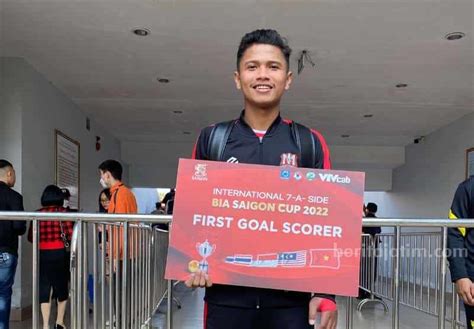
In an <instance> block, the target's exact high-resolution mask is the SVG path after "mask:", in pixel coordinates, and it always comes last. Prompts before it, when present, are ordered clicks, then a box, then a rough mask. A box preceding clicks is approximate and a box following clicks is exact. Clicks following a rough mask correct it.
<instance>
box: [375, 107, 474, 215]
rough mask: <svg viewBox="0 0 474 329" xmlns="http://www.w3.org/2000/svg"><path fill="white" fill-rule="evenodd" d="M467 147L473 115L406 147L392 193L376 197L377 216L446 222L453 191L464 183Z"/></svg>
mask: <svg viewBox="0 0 474 329" xmlns="http://www.w3.org/2000/svg"><path fill="white" fill-rule="evenodd" d="M471 147H474V113H472V114H469V115H466V116H465V117H463V118H461V119H459V120H457V121H455V122H453V123H451V124H449V125H447V126H445V127H443V128H441V129H439V130H437V131H435V132H433V133H432V134H430V135H429V136H427V137H426V138H425V140H424V141H423V142H422V143H420V144H412V145H409V146H407V147H406V162H405V165H403V166H401V167H399V168H397V169H395V170H394V173H393V189H392V191H391V192H385V193H381V194H378V196H377V197H378V199H379V202H380V204H379V209H380V211H381V214H382V212H383V215H384V216H386V217H402V218H446V217H447V214H448V210H449V207H450V206H451V201H452V198H453V195H454V192H455V190H456V187H457V185H458V184H459V183H460V182H461V181H463V180H464V177H465V157H466V149H468V148H471ZM372 196H373V197H374V198H375V197H376V196H375V195H372Z"/></svg>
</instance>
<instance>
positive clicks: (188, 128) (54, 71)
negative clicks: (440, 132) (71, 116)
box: [0, 0, 474, 146]
mask: <svg viewBox="0 0 474 329" xmlns="http://www.w3.org/2000/svg"><path fill="white" fill-rule="evenodd" d="M0 15H1V16H0V19H1V38H0V49H1V55H2V56H17V57H24V58H25V59H26V60H27V61H28V62H29V63H30V64H32V65H33V66H34V67H35V68H36V69H37V70H38V71H39V72H41V73H42V74H43V75H44V76H45V77H46V78H47V79H48V80H50V81H51V82H52V83H53V84H54V85H55V86H56V87H58V88H59V89H61V90H62V91H63V92H64V93H66V94H67V95H68V96H69V97H70V98H72V100H73V101H74V102H75V103H76V104H78V105H79V106H80V108H81V109H82V110H83V111H84V112H85V113H86V114H87V115H89V116H90V117H91V118H93V119H95V120H97V121H99V122H102V123H106V125H107V126H108V127H109V131H110V132H111V133H112V134H113V135H115V136H116V137H117V138H118V139H120V140H121V141H122V142H167V141H175V142H176V141H181V142H189V143H192V142H193V141H194V140H195V138H196V137H197V134H198V133H199V130H200V128H201V127H203V126H206V125H209V124H211V123H213V122H215V121H219V120H225V119H229V118H232V117H236V116H237V115H238V113H239V111H240V109H241V108H242V97H241V95H240V94H239V92H238V91H237V90H236V89H235V87H234V84H233V80H232V74H233V70H234V67H235V53H236V50H237V46H238V43H239V41H240V38H241V36H242V35H243V34H245V33H246V32H249V31H251V30H253V29H256V28H275V29H277V30H278V31H279V32H280V33H281V34H282V35H284V36H286V37H287V38H288V40H289V43H290V46H291V47H292V48H293V51H294V52H293V55H292V58H291V65H292V68H293V69H296V61H297V55H298V54H299V53H300V52H301V50H303V49H308V50H309V52H310V54H311V57H312V58H313V60H314V61H315V62H316V67H315V68H312V67H311V66H307V67H306V68H305V69H304V71H303V72H302V74H301V75H296V77H295V81H294V83H293V85H292V88H291V89H290V91H289V92H288V93H287V94H286V95H285V98H284V102H283V106H282V111H283V114H284V116H286V117H291V118H293V119H295V120H298V121H300V122H302V123H305V124H306V125H309V126H312V127H315V128H317V129H319V130H320V131H322V132H323V134H324V135H325V136H326V138H327V139H328V142H329V144H330V145H358V146H361V145H368V146H404V145H407V144H408V143H411V142H413V138H414V137H417V136H420V135H426V134H429V133H430V132H433V131H434V130H436V129H438V128H440V127H442V126H444V125H446V124H448V123H450V122H452V121H454V120H456V119H459V118H461V117H462V116H464V115H466V114H468V113H471V112H473V111H474V110H473V104H474V97H473V94H474V93H473V90H474V86H473V75H474V48H473V39H472V36H473V2H472V0H449V1H448V0H440V1H430V0H410V1H406V0H377V1H368V0H366V1H360V0H351V1H341V0H332V1H326V0H322V1H309V0H305V1H293V0H288V1H273V0H271V1H270V0H253V1H250V0H241V1H230V0H219V1H193V0H175V1H161V0H129V1H123V0H88V1H80V0H69V1H67V0H56V1H41V0H35V1H21V0H14V1H0ZM137 27H144V28H147V29H149V30H150V31H151V34H150V35H149V36H147V37H139V36H136V35H134V34H132V33H131V30H132V29H133V28H137ZM457 31H460V32H464V33H465V34H466V37H465V38H463V39H460V40H457V41H448V40H446V39H445V38H444V36H445V35H446V34H447V33H450V32H457ZM159 77H165V78H168V79H170V80H171V82H170V83H168V84H161V83H158V82H157V78H159ZM397 83H406V84H408V86H407V87H406V88H396V87H395V85H396V84H397ZM173 111H182V112H183V113H182V114H176V113H174V112H173ZM364 114H373V117H372V118H364V117H363V116H364ZM117 128H118V129H117ZM184 132H186V134H185V133H184ZM341 135H350V137H348V138H342V137H341Z"/></svg>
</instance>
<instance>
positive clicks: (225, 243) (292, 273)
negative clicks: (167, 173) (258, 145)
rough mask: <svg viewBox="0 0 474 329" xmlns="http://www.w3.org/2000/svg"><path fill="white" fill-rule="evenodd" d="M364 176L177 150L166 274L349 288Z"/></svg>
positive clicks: (353, 290) (354, 279) (354, 286)
mask: <svg viewBox="0 0 474 329" xmlns="http://www.w3.org/2000/svg"><path fill="white" fill-rule="evenodd" d="M364 179H365V175H364V173H360V172H348V171H336V170H317V169H304V168H296V167H275V166H262V165H244V164H229V163H224V162H213V161H199V160H186V159H181V160H180V162H179V168H178V179H177V186H176V199H175V204H174V214H173V222H172V227H171V236H170V244H169V250H168V260H167V266H166V278H167V279H174V280H186V279H187V278H188V277H189V275H190V273H192V272H194V271H197V270H199V269H200V270H202V271H207V273H208V274H209V276H210V278H211V279H212V282H213V283H220V284H231V285H240V286H251V287H262V288H274V289H284V290H294V291H307V292H320V293H331V294H337V295H346V296H356V295H357V292H358V284H359V250H360V243H361V231H362V204H363V192H364Z"/></svg>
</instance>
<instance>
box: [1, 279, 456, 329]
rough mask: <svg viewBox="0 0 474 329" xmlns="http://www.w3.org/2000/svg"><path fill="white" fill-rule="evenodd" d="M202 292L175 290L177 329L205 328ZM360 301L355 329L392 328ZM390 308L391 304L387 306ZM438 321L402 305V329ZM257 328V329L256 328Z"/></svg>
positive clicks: (158, 326) (23, 327)
mask: <svg viewBox="0 0 474 329" xmlns="http://www.w3.org/2000/svg"><path fill="white" fill-rule="evenodd" d="M203 292H204V291H203V290H201V289H196V290H190V289H187V288H186V287H184V286H182V285H178V286H177V287H176V288H175V296H176V297H178V298H179V299H180V301H181V303H182V308H181V309H178V308H177V307H176V305H174V307H173V312H174V316H173V324H174V327H173V328H174V329H202V327H203V326H202V324H203V307H204V305H203V301H202V299H203ZM356 303H357V300H354V305H353V306H354V308H353V309H354V312H353V324H354V325H353V328H361V329H362V328H363V329H388V328H392V314H391V311H389V312H388V313H385V312H384V310H383V307H382V306H381V305H377V306H366V307H364V310H363V311H362V312H358V311H357V310H356V306H357V305H356ZM388 305H389V307H390V303H388ZM338 307H339V319H338V327H337V328H338V329H345V328H346V300H345V299H344V298H340V299H338ZM165 312H166V306H163V307H161V308H160V310H159V312H158V313H157V314H156V315H155V317H154V318H153V321H152V328H154V329H165V328H166V326H165V323H166V321H165V320H166V319H165ZM437 327H438V324H437V318H436V317H434V316H431V315H427V314H425V313H422V312H419V311H416V310H414V309H412V308H408V307H405V306H400V329H425V328H430V329H431V328H437ZM10 328H11V329H27V328H28V329H29V328H31V320H29V321H25V322H21V323H18V322H16V323H15V322H12V325H11V326H10ZM446 328H451V324H450V323H448V322H446ZM256 329H258V328H256Z"/></svg>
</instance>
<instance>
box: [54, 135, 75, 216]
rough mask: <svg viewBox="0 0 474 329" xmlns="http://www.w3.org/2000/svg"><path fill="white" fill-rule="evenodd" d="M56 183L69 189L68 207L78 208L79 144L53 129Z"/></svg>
mask: <svg viewBox="0 0 474 329" xmlns="http://www.w3.org/2000/svg"><path fill="white" fill-rule="evenodd" d="M55 145H56V152H55V153H56V159H55V163H56V185H57V186H59V187H60V188H66V189H68V190H69V193H70V194H71V197H70V199H69V207H70V208H71V209H75V210H79V205H80V200H79V180H80V144H79V142H77V141H75V140H73V139H72V138H70V137H68V136H66V135H65V134H63V133H62V132H60V131H59V130H55Z"/></svg>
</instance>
